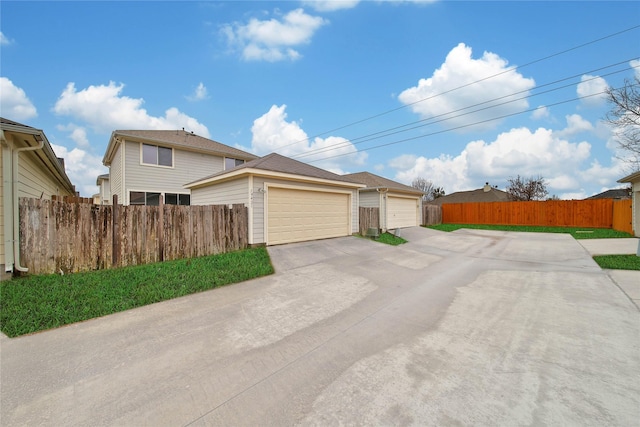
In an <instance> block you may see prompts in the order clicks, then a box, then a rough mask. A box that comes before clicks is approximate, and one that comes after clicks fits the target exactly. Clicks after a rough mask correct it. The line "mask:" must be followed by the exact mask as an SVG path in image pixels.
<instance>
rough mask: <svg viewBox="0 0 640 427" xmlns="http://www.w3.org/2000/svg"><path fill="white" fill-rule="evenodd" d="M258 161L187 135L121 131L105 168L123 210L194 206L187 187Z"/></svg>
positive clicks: (181, 132)
mask: <svg viewBox="0 0 640 427" xmlns="http://www.w3.org/2000/svg"><path fill="white" fill-rule="evenodd" d="M256 158H257V156H255V155H253V154H250V153H247V152H245V151H242V150H239V149H237V148H233V147H229V146H228V145H224V144H221V143H219V142H216V141H213V140H210V139H207V138H203V137H201V136H198V135H195V134H193V133H190V132H185V131H184V129H183V130H116V131H114V132H113V133H112V134H111V138H110V139H109V145H108V146H107V150H106V153H105V155H104V158H103V160H102V163H103V164H104V165H105V166H107V167H108V168H109V180H108V182H109V184H110V195H109V199H110V200H111V197H112V196H113V195H117V196H118V203H119V204H122V205H129V204H131V205H157V204H158V203H159V198H160V196H161V195H162V196H164V202H165V203H166V204H180V205H188V204H191V195H190V191H189V190H188V189H185V188H184V184H186V183H187V182H191V181H194V180H196V179H199V178H202V177H204V176H208V175H211V174H212V173H217V172H222V171H225V170H229V169H232V168H234V167H236V166H238V165H240V164H243V163H244V162H246V161H250V160H253V159H256Z"/></svg>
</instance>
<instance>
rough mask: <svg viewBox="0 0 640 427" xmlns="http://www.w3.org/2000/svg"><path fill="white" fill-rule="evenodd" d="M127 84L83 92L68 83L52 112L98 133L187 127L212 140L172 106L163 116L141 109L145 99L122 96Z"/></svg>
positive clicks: (88, 89) (110, 84)
mask: <svg viewBox="0 0 640 427" xmlns="http://www.w3.org/2000/svg"><path fill="white" fill-rule="evenodd" d="M123 88H124V84H120V85H116V84H115V83H114V82H109V84H108V85H107V86H105V85H98V86H93V85H91V86H89V87H88V88H86V89H82V90H80V91H78V90H76V87H75V84H74V83H69V84H67V87H66V88H65V89H64V91H62V94H61V95H60V97H59V98H58V101H57V102H56V104H55V106H54V107H53V111H54V112H55V113H56V114H58V115H63V116H71V117H73V118H75V119H77V120H82V121H83V122H85V123H86V124H87V125H89V126H90V127H91V128H92V129H94V130H95V131H96V132H103V133H106V132H111V131H113V130H116V129H155V130H169V129H180V128H183V127H184V128H185V129H186V130H189V131H193V132H194V133H196V134H198V135H200V136H204V137H205V138H209V130H208V129H207V127H206V126H205V125H203V124H202V123H200V122H198V120H196V119H194V118H193V117H189V116H187V115H186V114H184V113H182V112H180V111H179V110H178V109H177V108H175V107H172V108H169V109H168V110H166V111H165V115H164V117H154V116H151V115H149V114H148V113H147V110H145V109H144V108H142V104H143V103H144V100H143V99H142V98H140V99H135V98H129V97H128V96H122V95H121V93H122V90H123Z"/></svg>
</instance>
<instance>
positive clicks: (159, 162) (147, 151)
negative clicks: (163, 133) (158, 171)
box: [142, 144, 173, 167]
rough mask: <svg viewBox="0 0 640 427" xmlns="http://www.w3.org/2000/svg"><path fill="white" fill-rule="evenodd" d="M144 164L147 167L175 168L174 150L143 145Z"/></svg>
mask: <svg viewBox="0 0 640 427" xmlns="http://www.w3.org/2000/svg"><path fill="white" fill-rule="evenodd" d="M142 163H143V164H145V165H156V166H167V167H173V149H171V148H167V147H159V146H157V145H151V144H142Z"/></svg>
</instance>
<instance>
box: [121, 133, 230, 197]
mask: <svg viewBox="0 0 640 427" xmlns="http://www.w3.org/2000/svg"><path fill="white" fill-rule="evenodd" d="M125 144H126V157H125V178H124V179H125V181H126V182H125V185H124V189H125V193H126V197H127V203H128V193H129V191H157V192H162V193H167V192H168V193H189V190H187V189H185V188H184V185H185V184H187V183H189V182H192V181H196V180H197V179H199V178H203V177H205V176H208V175H212V174H214V173H217V172H220V171H222V170H223V168H224V159H223V158H222V157H219V156H212V155H209V154H202V153H193V152H189V151H182V150H178V149H174V150H173V167H171V168H169V167H161V166H152V165H144V164H142V163H141V161H140V147H141V144H140V143H138V142H132V141H127V142H125Z"/></svg>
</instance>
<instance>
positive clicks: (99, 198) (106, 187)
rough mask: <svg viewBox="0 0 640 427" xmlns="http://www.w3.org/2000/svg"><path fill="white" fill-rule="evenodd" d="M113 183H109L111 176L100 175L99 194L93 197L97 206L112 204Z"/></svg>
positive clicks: (97, 181) (98, 182)
mask: <svg viewBox="0 0 640 427" xmlns="http://www.w3.org/2000/svg"><path fill="white" fill-rule="evenodd" d="M110 184H111V183H110V182H109V174H104V175H98V178H97V179H96V185H97V186H98V194H95V195H94V196H93V199H94V201H93V202H94V203H95V204H96V205H110V204H111V185H110Z"/></svg>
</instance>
